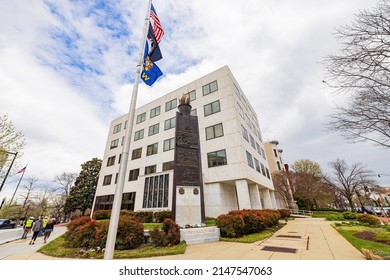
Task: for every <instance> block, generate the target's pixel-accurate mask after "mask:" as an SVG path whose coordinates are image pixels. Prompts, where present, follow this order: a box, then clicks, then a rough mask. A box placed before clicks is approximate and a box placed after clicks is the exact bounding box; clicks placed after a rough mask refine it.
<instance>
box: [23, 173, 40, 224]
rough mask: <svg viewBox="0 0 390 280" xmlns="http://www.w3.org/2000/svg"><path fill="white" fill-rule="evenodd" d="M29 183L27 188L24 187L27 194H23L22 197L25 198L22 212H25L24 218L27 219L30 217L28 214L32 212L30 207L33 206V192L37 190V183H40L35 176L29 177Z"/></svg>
mask: <svg viewBox="0 0 390 280" xmlns="http://www.w3.org/2000/svg"><path fill="white" fill-rule="evenodd" d="M27 182H28V185H27V186H23V188H24V189H25V190H26V191H27V192H26V193H25V194H21V195H20V196H21V197H23V198H24V199H23V205H22V211H23V212H24V213H23V216H24V217H27V216H28V212H29V210H30V206H31V204H32V201H31V196H32V193H33V191H34V190H35V189H36V188H37V185H36V183H37V182H38V179H37V178H36V177H34V176H29V177H28V179H27Z"/></svg>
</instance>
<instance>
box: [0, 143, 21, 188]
mask: <svg viewBox="0 0 390 280" xmlns="http://www.w3.org/2000/svg"><path fill="white" fill-rule="evenodd" d="M3 151H4V152H6V153H7V154H10V155H14V158H13V159H12V162H11V165H10V166H9V167H8V170H7V174H5V177H4V179H3V182H2V183H1V186H0V192H1V190H2V189H3V187H4V184H5V180H7V177H8V174H9V172H10V171H11V168H12V165H13V164H14V161H15V159H16V156H17V155H18V152H16V153H12V152H8V151H6V150H3Z"/></svg>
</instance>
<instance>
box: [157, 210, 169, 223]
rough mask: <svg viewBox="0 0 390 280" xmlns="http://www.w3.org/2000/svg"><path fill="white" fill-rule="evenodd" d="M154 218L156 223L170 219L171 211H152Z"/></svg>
mask: <svg viewBox="0 0 390 280" xmlns="http://www.w3.org/2000/svg"><path fill="white" fill-rule="evenodd" d="M154 219H155V221H154V222H156V223H162V222H164V220H165V219H172V211H157V212H154Z"/></svg>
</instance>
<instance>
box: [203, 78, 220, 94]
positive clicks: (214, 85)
mask: <svg viewBox="0 0 390 280" xmlns="http://www.w3.org/2000/svg"><path fill="white" fill-rule="evenodd" d="M217 90H218V84H217V81H214V82H211V83H209V84H207V85H204V86H203V87H202V92H203V95H207V94H209V93H212V92H214V91H217Z"/></svg>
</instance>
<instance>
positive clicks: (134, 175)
mask: <svg viewBox="0 0 390 280" xmlns="http://www.w3.org/2000/svg"><path fill="white" fill-rule="evenodd" d="M148 147H149V146H148ZM136 150H138V149H136ZM136 150H133V154H132V157H133V156H134V155H135V153H134V151H136ZM137 153H138V151H137ZM137 155H138V154H137ZM113 161H114V162H115V156H113V157H110V158H109V160H108V162H110V163H112V162H113ZM108 162H107V163H108ZM207 162H208V167H215V166H221V165H226V164H227V158H226V150H220V151H215V152H210V153H208V154H207ZM173 167H174V162H173V161H169V162H164V163H163V165H162V171H167V170H171V169H173ZM156 172H157V165H156V164H154V165H149V166H145V170H144V175H148V174H153V173H156ZM139 175H140V169H139V168H136V169H132V170H130V172H129V177H128V181H136V180H138V177H139ZM112 178H113V175H112V174H110V175H106V176H104V178H103V186H107V185H111V183H112ZM117 180H118V173H116V176H115V181H114V183H115V184H116V183H117Z"/></svg>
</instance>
